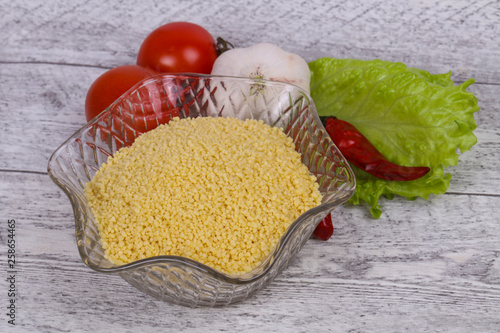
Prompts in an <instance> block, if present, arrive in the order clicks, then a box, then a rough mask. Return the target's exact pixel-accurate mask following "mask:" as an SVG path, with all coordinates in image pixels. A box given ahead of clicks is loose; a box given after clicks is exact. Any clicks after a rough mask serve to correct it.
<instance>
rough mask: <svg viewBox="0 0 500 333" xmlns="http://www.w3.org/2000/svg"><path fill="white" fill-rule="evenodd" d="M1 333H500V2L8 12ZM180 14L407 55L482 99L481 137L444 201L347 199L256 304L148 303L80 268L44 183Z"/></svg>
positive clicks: (10, 4) (303, 49) (135, 5)
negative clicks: (116, 80)
mask: <svg viewBox="0 0 500 333" xmlns="http://www.w3.org/2000/svg"><path fill="white" fill-rule="evenodd" d="M0 13H1V19H0V112H1V117H0V124H1V130H0V157H1V158H0V204H1V206H0V207H1V219H2V224H1V226H0V243H1V244H0V258H1V260H0V261H1V266H0V267H1V268H0V273H1V276H0V308H1V309H2V310H1V311H0V312H1V316H0V318H1V319H0V331H1V332H180V331H186V332H215V331H231V332H232V331H236V332H327V331H330V332H403V331H409V332H498V331H499V330H500V315H499V313H500V245H499V243H500V223H499V220H500V208H499V207H500V176H499V167H500V163H499V162H500V129H499V125H500V97H499V96H500V5H499V2H497V1H488V0H479V1H474V2H470V1H465V0H464V1H452V0H445V1H435V2H434V1H426V0H422V1H409V2H408V3H403V2H400V1H395V0H389V1H378V0H377V1H374V0H370V1H365V0H363V1H362V0H356V1H320V0H316V1H295V2H289V1H285V0H281V1H264V0H254V1H240V2H239V1H229V0H212V1H199V0H190V1H170V0H164V1H121V2H119V3H118V2H116V3H114V4H110V3H108V2H103V1H97V0H87V1H76V2H69V1H68V2H65V1H45V0H44V1H41V0H23V1H7V0H1V1H0ZM182 20H187V21H191V22H194V23H198V24H201V25H203V26H204V27H206V28H207V29H208V30H209V31H210V32H211V33H212V34H213V35H214V36H222V37H224V38H225V39H228V40H230V41H232V42H233V43H234V44H236V45H237V46H249V45H251V44H254V43H257V42H263V41H266V42H271V43H275V44H278V45H280V46H281V47H283V48H284V49H286V50H288V51H291V52H294V53H297V54H300V55H302V56H303V57H304V58H305V59H306V60H307V61H311V60H315V59H317V58H319V57H323V56H330V57H337V58H361V59H375V58H380V59H383V60H389V61H402V62H404V63H406V64H407V65H408V66H411V67H417V68H422V69H425V70H428V71H430V72H431V73H445V72H448V71H452V72H453V74H452V79H453V80H455V81H456V82H457V83H461V82H463V81H465V80H466V79H468V78H469V77H473V78H475V79H476V83H475V84H474V85H472V86H471V87H470V88H469V91H471V92H473V93H474V94H475V95H476V96H477V98H478V99H479V105H480V107H481V111H479V112H478V113H476V116H475V117H476V120H477V124H478V127H477V130H476V131H475V134H476V135H477V137H478V140H479V141H478V143H477V144H476V145H475V146H474V147H473V148H472V150H471V151H468V152H465V153H463V155H462V156H461V157H460V162H459V164H458V165H457V166H456V167H451V168H449V170H448V171H449V172H451V173H452V174H453V180H452V183H451V186H450V189H449V191H448V192H447V193H446V194H444V195H440V196H431V197H430V198H429V199H428V200H422V199H419V200H416V201H413V202H409V201H407V200H405V199H402V198H395V199H394V200H392V201H389V200H382V201H381V204H382V207H383V210H384V214H383V215H382V217H381V218H380V219H378V220H374V219H372V218H371V217H370V215H369V212H368V208H367V207H366V206H350V205H346V206H342V207H340V208H339V209H338V210H337V211H336V213H335V219H334V220H335V221H334V224H335V228H336V231H335V234H334V236H333V238H331V239H330V240H329V241H328V242H321V241H315V240H310V241H309V242H308V243H307V244H306V246H305V247H304V248H303V250H302V251H301V252H300V253H299V255H298V256H297V257H296V258H295V259H294V260H293V261H292V262H291V263H290V265H289V267H288V268H287V269H286V270H285V271H284V272H283V273H282V274H281V275H279V276H278V277H277V279H276V280H275V281H274V282H272V283H271V284H270V285H269V286H268V287H267V288H265V289H264V290H262V291H261V292H260V293H258V294H257V295H255V296H254V297H252V298H250V299H248V300H247V301H244V302H242V303H238V304H235V305H232V306H229V307H224V308H215V309H212V308H196V309H191V308H185V307H181V306H176V305H171V304H169V303H164V302H160V301H157V300H155V299H153V298H151V297H149V296H145V295H144V294H142V293H140V292H138V291H137V290H136V289H134V288H133V287H131V286H130V285H128V284H127V283H126V282H125V281H123V280H122V279H121V278H119V277H117V276H108V275H102V274H99V273H96V272H94V271H92V270H91V269H89V268H88V267H87V266H85V264H84V263H83V262H82V261H81V259H80V256H79V254H78V251H77V247H76V244H75V235H74V222H73V212H72V209H71V205H70V203H69V200H68V199H67V197H66V196H65V195H64V194H63V192H62V191H61V190H60V189H59V188H58V187H57V186H56V185H54V184H53V183H52V181H51V180H50V179H49V177H48V175H47V161H48V158H49V157H50V155H51V153H52V151H53V150H54V149H56V148H57V147H58V146H59V145H60V144H61V143H62V142H63V141H64V140H65V139H66V138H67V137H69V136H70V135H71V134H72V133H73V132H75V131H76V130H77V129H78V128H79V127H80V126H82V125H83V124H84V123H85V117H84V108H83V105H84V99H85V95H86V91H87V89H88V87H89V86H90V84H91V83H92V82H93V80H95V79H96V78H97V77H98V76H99V75H100V74H102V73H103V72H104V71H106V70H107V69H108V68H111V67H114V66H118V65H123V64H131V63H134V62H135V56H136V53H137V51H138V48H139V46H140V44H141V41H142V40H143V38H144V37H145V36H146V35H147V34H148V33H149V32H150V31H152V30H153V29H154V28H156V27H158V26H160V25H161V24H164V23H166V22H169V21H182ZM9 220H15V240H16V248H15V251H16V264H15V267H14V268H15V270H16V273H15V274H14V275H15V282H14V287H15V292H16V297H15V306H16V310H15V323H16V325H15V326H12V325H10V324H8V320H10V319H9V317H8V316H7V313H9V311H10V310H9V309H8V308H7V307H8V306H9V305H10V303H9V300H10V299H11V298H10V297H8V290H9V288H10V287H11V283H10V282H12V281H7V280H8V279H9V277H10V275H11V273H9V267H8V265H7V262H8V258H7V255H8V250H7V249H8V247H7V244H8V239H9V236H8V235H9V232H8V229H9V228H8V221H9Z"/></svg>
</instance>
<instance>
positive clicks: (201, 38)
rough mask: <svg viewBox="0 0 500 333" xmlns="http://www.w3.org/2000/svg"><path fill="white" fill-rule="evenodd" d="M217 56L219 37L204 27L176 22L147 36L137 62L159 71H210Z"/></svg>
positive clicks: (206, 72)
mask: <svg viewBox="0 0 500 333" xmlns="http://www.w3.org/2000/svg"><path fill="white" fill-rule="evenodd" d="M216 58H217V48H216V44H215V40H214V38H213V37H212V35H210V33H209V32H208V31H207V30H205V29H204V28H203V27H201V26H199V25H197V24H194V23H189V22H172V23H168V24H165V25H163V26H161V27H159V28H158V29H156V30H154V31H153V32H152V33H151V34H149V36H147V37H146V39H145V40H144V42H143V43H142V45H141V48H140V49H139V54H138V55H137V65H139V66H142V67H146V68H150V69H152V70H154V71H156V72H159V73H199V74H210V72H211V71H212V66H213V64H214V62H215V59H216Z"/></svg>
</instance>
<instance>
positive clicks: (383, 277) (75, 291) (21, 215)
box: [0, 172, 500, 332]
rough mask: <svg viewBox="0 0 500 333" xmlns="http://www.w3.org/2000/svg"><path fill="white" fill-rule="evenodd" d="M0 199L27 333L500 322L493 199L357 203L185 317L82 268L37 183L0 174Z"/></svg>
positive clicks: (53, 204) (65, 205)
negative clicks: (275, 264)
mask: <svg viewBox="0 0 500 333" xmlns="http://www.w3.org/2000/svg"><path fill="white" fill-rule="evenodd" d="M0 194H1V195H0V201H1V202H2V205H3V206H4V207H6V208H7V209H6V210H4V211H3V213H4V214H5V215H4V216H6V217H7V218H15V219H16V221H17V235H18V243H19V244H20V245H19V251H20V253H21V254H20V255H19V262H20V264H19V274H18V276H19V283H18V289H19V292H20V298H19V303H18V304H19V307H20V308H21V309H23V310H22V312H20V313H19V322H20V324H21V323H22V325H23V327H24V328H25V329H26V331H30V330H31V331H33V330H36V328H43V327H45V331H47V332H49V331H50V332H58V331H66V330H69V331H72V330H75V331H78V328H82V331H85V330H83V328H85V329H89V330H99V329H106V328H108V329H112V328H114V329H120V328H121V329H125V328H127V327H128V326H129V325H131V324H133V325H134V329H138V328H143V329H144V331H145V332H148V331H150V330H149V328H151V326H150V323H155V324H154V325H159V326H160V327H166V326H165V325H168V327H170V328H172V330H173V331H183V330H184V331H198V332H201V331H203V329H204V328H206V327H210V328H211V329H214V330H231V328H232V327H234V325H236V324H237V325H240V326H239V327H240V328H241V331H248V330H250V331H252V329H254V330H255V331H257V330H259V329H260V330H265V331H271V332H272V331H275V332H278V331H280V330H281V331H283V329H284V330H285V331H294V329H297V328H298V330H297V331H315V330H321V329H325V328H327V327H330V328H332V329H333V330H334V331H337V330H342V329H347V328H350V329H354V328H355V329H359V330H362V331H366V330H369V331H372V332H382V331H387V330H388V329H389V330H394V331H402V330H404V329H411V328H412V327H422V328H425V329H427V330H430V331H435V330H436V329H438V330H439V329H443V330H459V331H460V330H461V329H464V330H465V328H468V327H469V328H470V327H476V328H478V329H479V328H481V329H483V330H485V331H488V329H491V328H493V327H495V325H498V324H500V318H498V316H497V315H496V313H498V311H499V310H500V251H499V248H498V239H500V224H498V223H496V219H495V216H500V197H493V196H476V195H472V196H466V195H443V196H440V197H437V198H434V199H431V200H429V201H424V200H417V201H415V202H413V203H412V205H413V207H412V208H411V209H410V208H409V206H408V205H407V203H406V202H405V201H404V200H398V199H395V200H393V201H391V202H389V204H388V205H387V206H390V207H386V208H387V213H386V214H384V216H383V217H382V218H381V219H380V220H371V219H369V218H368V216H367V213H366V211H365V210H363V209H361V208H359V207H349V206H345V207H341V208H339V209H338V210H337V212H336V214H335V218H334V225H335V228H336V230H335V233H334V236H333V238H332V239H331V240H330V241H328V242H321V241H316V240H310V241H309V242H308V243H307V244H306V246H305V247H304V249H303V250H302V251H301V253H299V255H298V256H297V257H296V258H295V259H294V260H292V262H291V263H290V266H289V267H288V268H287V269H286V270H285V271H284V272H283V274H281V275H280V276H279V277H278V278H277V279H276V280H275V281H274V282H273V283H272V284H271V285H270V286H269V287H268V288H266V289H265V290H263V291H262V292H260V293H258V294H257V295H256V296H254V297H252V298H251V299H249V300H247V301H245V302H243V303H240V304H236V305H234V306H230V307H226V308H222V309H215V310H214V309H194V310H193V309H185V308H181V307H178V306H173V305H170V304H166V303H162V302H159V301H156V300H154V299H152V298H150V297H148V296H145V295H143V294H141V293H140V292H138V291H136V290H135V289H134V288H132V287H130V286H129V285H127V283H126V282H125V281H123V280H121V279H120V278H119V277H116V276H108V275H104V274H99V273H96V272H93V271H92V270H90V269H89V268H87V267H86V266H85V265H84V264H83V262H81V260H80V258H79V255H78V252H77V248H76V244H75V240H74V231H73V216H72V212H71V207H70V204H69V201H68V200H67V199H66V197H65V195H64V194H62V192H61V191H60V190H59V189H58V188H57V187H56V186H55V185H53V184H52V183H51V181H50V179H49V178H48V177H47V176H46V175H39V174H29V173H17V172H12V173H6V172H3V173H0ZM27 198H29V199H28V200H27ZM416 211H417V212H418V214H416V213H415V212H416ZM4 234H5V231H4V230H3V229H1V230H0V235H2V237H1V238H2V239H5V238H4V236H3V235H4ZM0 255H1V256H4V255H5V249H4V248H2V251H1V253H0ZM5 285H6V282H5V281H4V280H3V281H1V282H0V288H2V289H5V287H6V286H5ZM159 312H161V313H164V314H165V315H164V316H158V313H159ZM464 312H465V313H467V314H468V315H467V316H465V317H464V316H463V313H464ZM461 317H462V319H461V320H460V321H458V319H459V318H461ZM48 318H50V320H48ZM88 318H96V320H93V321H90V322H89V320H88ZM228 318H233V319H228ZM276 318H279V319H280V320H279V321H278V320H276ZM387 320H389V321H390V326H389V325H388V323H389V322H387ZM278 323H279V325H278ZM207 325H208V326H207Z"/></svg>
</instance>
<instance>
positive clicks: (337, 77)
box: [309, 58, 479, 218]
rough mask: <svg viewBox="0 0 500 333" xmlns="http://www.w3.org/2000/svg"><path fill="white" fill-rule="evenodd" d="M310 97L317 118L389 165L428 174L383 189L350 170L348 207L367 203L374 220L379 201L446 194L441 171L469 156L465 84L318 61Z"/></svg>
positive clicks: (420, 73) (371, 64)
mask: <svg viewBox="0 0 500 333" xmlns="http://www.w3.org/2000/svg"><path fill="white" fill-rule="evenodd" d="M309 68H310V69H311V96H312V98H313V100H314V103H315V105H316V108H317V110H318V114H319V115H320V116H336V117H337V118H339V119H342V120H345V121H348V122H350V123H351V124H353V125H354V126H355V127H356V128H357V129H358V130H359V131H360V132H361V133H363V134H364V135H365V136H366V138H367V139H368V140H370V142H371V143H372V144H373V145H374V146H375V147H377V149H378V150H379V151H380V152H381V153H382V154H383V155H384V156H385V157H386V158H387V159H389V160H390V161H392V162H394V163H397V164H400V165H406V166H428V167H430V168H431V171H430V172H429V173H428V174H427V175H426V176H424V177H422V178H419V179H417V180H414V181H408V182H402V181H387V180H383V179H379V178H376V177H374V176H372V175H370V174H368V173H366V172H365V171H363V170H361V169H359V168H357V167H355V166H354V165H351V167H352V169H353V170H354V173H355V175H356V181H357V187H356V192H355V194H354V196H353V197H352V198H351V200H350V202H351V203H353V204H359V203H360V202H361V201H365V202H367V203H368V204H369V205H370V206H371V209H370V211H371V213H372V215H373V216H374V217H375V218H379V217H380V216H381V214H382V209H381V207H380V205H379V203H378V201H379V198H380V197H381V196H385V197H387V198H389V199H392V198H393V196H394V195H400V196H403V197H406V198H408V199H409V200H413V199H415V198H417V197H422V198H424V199H427V198H428V196H429V195H430V194H442V193H445V192H446V191H447V190H448V188H449V185H450V180H451V174H449V173H446V172H445V169H446V168H447V167H448V166H452V165H456V164H457V163H458V157H459V154H458V152H457V148H458V149H459V150H460V151H461V152H462V153H463V152H464V151H467V150H469V149H470V148H471V147H472V146H473V145H474V144H475V143H476V142H477V138H476V136H475V135H474V133H473V131H474V129H475V128H476V121H475V119H474V113H475V112H476V111H478V110H479V106H478V102H477V98H476V97H475V96H474V94H472V93H471V92H467V91H466V89H467V87H469V86H470V85H471V84H473V83H474V80H473V79H469V80H467V81H465V82H464V83H462V84H460V85H454V83H453V81H452V80H451V79H450V76H451V73H447V74H437V75H433V74H430V73H429V72H427V71H424V70H420V69H416V68H408V67H407V66H406V65H404V64H402V63H399V62H398V63H394V62H388V61H382V60H378V59H376V60H355V59H333V58H322V59H318V60H316V61H313V62H310V63H309Z"/></svg>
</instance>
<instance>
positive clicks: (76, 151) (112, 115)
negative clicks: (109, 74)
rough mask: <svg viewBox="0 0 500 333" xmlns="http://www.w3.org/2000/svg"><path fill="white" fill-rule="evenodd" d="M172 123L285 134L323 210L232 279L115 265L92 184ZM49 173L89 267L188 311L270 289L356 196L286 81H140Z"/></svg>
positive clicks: (175, 263) (312, 114)
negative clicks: (137, 143)
mask: <svg viewBox="0 0 500 333" xmlns="http://www.w3.org/2000/svg"><path fill="white" fill-rule="evenodd" d="M173 117H180V118H185V117H236V118H239V119H247V118H252V119H257V120H262V121H264V122H265V123H267V124H269V125H270V126H278V127H281V128H282V129H283V130H284V131H285V133H286V134H287V135H288V136H289V137H291V138H293V140H294V142H295V146H296V150H297V151H298V152H300V153H301V155H302V161H303V162H304V164H306V165H307V166H308V168H309V170H310V172H311V173H312V174H314V175H315V176H316V177H317V179H318V183H319V185H320V187H319V189H320V192H321V194H322V195H323V200H322V203H321V205H320V206H318V207H315V208H313V209H311V210H309V211H307V212H305V213H304V214H302V215H301V216H300V217H299V218H298V219H297V220H296V221H294V222H293V223H292V224H291V225H290V227H289V228H288V229H287V230H286V232H285V234H284V235H283V237H282V238H281V239H280V241H279V242H278V244H277V245H276V247H275V248H274V249H273V250H272V251H271V253H270V255H269V256H268V257H267V258H266V259H265V260H263V262H262V263H261V264H260V265H259V266H258V267H257V268H255V269H254V270H253V271H251V272H249V273H246V274H242V275H229V274H225V273H223V272H220V271H217V270H215V269H212V268H210V267H208V266H206V265H203V264H201V263H199V262H196V261H194V260H191V259H187V258H183V257H178V256H168V255H164V256H156V257H152V258H147V259H142V260H138V261H135V262H132V263H129V264H126V265H115V264H113V263H112V262H110V261H108V260H107V259H106V258H105V257H104V250H103V247H102V244H101V240H100V236H99V232H98V228H97V225H96V222H95V220H94V218H93V216H92V212H91V210H90V207H89V205H88V203H87V200H86V198H85V195H84V192H83V189H84V186H85V184H86V183H87V182H88V181H90V179H91V178H92V177H93V176H94V174H95V173H96V171H97V170H98V169H99V167H100V166H101V165H102V163H104V162H105V161H106V160H107V159H108V157H109V156H112V155H113V154H114V153H115V152H116V151H117V150H118V149H120V148H121V147H125V146H129V145H131V144H132V143H133V142H134V140H135V139H136V138H137V137H138V136H139V135H141V134H142V133H144V132H146V131H149V130H152V129H154V128H156V127H157V126H158V125H160V124H163V123H167V122H168V121H169V120H170V119H172V118H173ZM48 172H49V175H50V177H51V178H52V180H53V181H54V182H55V183H56V184H57V185H58V186H59V187H60V188H61V189H62V190H63V191H64V192H65V193H66V194H67V196H68V197H69V200H70V201H71V205H72V206H73V212H74V216H75V229H76V240H77V245H78V250H79V252H80V255H81V257H82V260H83V261H84V262H85V264H86V265H88V266H89V267H90V268H92V269H94V270H96V271H98V272H102V273H108V274H118V275H119V276H121V277H122V278H123V279H124V280H126V281H127V282H129V283H130V284H131V285H133V286H134V287H136V288H137V289H139V290H141V291H143V292H144V293H146V294H149V295H151V296H153V297H155V298H157V299H161V300H164V301H168V302H172V303H176V304H181V305H185V306H220V305H227V304H230V303H234V302H238V301H242V300H244V299H246V298H247V297H249V296H251V295H253V294H254V293H256V292H257V291H259V290H260V289H262V288H263V287H264V286H266V285H267V284H268V283H269V282H271V281H272V280H273V279H274V278H275V277H276V275H277V274H278V273H279V272H280V271H281V270H283V268H285V267H286V265H287V264H288V262H289V261H290V259H291V258H292V257H294V256H295V255H296V253H297V252H298V251H299V250H300V249H301V248H302V246H303V245H304V244H305V242H306V241H307V240H308V239H309V238H310V237H311V235H312V233H313V231H314V229H315V228H316V225H317V224H318V223H319V222H320V221H321V220H322V219H323V218H324V217H325V216H326V215H327V214H328V213H329V212H330V211H332V210H333V209H334V208H335V207H336V206H338V205H341V204H343V203H344V202H346V201H347V200H348V199H349V198H350V197H351V195H352V194H353V192H354V189H355V186H356V185H355V178H354V175H353V173H352V170H351V169H350V168H349V165H348V163H347V161H346V160H345V159H344V157H343V156H342V154H341V153H340V152H339V150H338V149H337V148H336V147H335V145H334V144H333V142H332V140H331V139H330V137H329V136H328V134H327V133H326V132H325V129H324V127H323V125H322V124H321V121H320V119H319V117H318V115H317V112H316V109H315V106H314V103H313V102H312V100H311V98H310V96H309V95H308V94H307V93H306V92H304V91H303V90H301V89H300V88H298V87H296V86H294V85H291V84H287V83H281V82H274V81H266V80H261V79H249V78H236V77H223V76H208V75H184V74H182V75H158V76H154V77H152V78H149V79H146V80H144V81H142V82H140V83H139V84H137V85H136V86H135V87H133V88H132V89H130V90H129V91H128V92H127V93H125V94H124V95H123V96H121V97H120V98H119V99H118V100H117V101H115V102H114V103H113V104H112V105H111V106H110V107H108V108H107V109H106V110H104V111H103V112H102V113H101V114H100V115H99V116H97V117H96V118H94V119H93V120H91V121H90V122H89V123H87V124H86V125H85V126H83V127H82V128H81V129H80V130H78V131H77V132H76V133H75V134H74V135H72V136H71V137H70V138H69V139H68V140H66V142H64V143H63V144H62V145H61V146H60V147H59V148H57V149H56V151H55V152H54V153H53V154H52V156H51V158H50V160H49V163H48Z"/></svg>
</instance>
